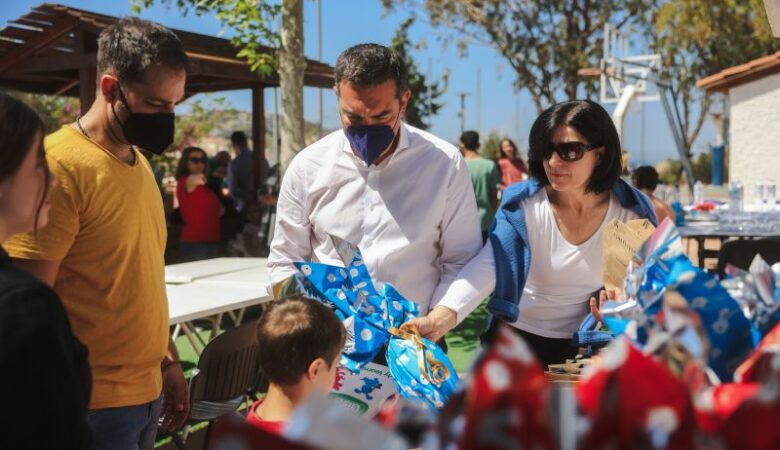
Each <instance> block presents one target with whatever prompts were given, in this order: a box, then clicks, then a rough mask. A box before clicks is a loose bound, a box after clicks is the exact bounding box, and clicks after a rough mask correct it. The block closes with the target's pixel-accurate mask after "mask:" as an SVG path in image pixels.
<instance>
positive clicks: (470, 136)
mask: <svg viewBox="0 0 780 450" xmlns="http://www.w3.org/2000/svg"><path fill="white" fill-rule="evenodd" d="M460 143H461V144H463V146H464V147H466V148H467V149H468V150H472V151H477V149H479V133H477V132H476V131H464V132H463V134H461V135H460Z"/></svg>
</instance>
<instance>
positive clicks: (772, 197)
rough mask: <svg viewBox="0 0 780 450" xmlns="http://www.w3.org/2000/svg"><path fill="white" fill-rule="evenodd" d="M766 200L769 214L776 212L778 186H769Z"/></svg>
mask: <svg viewBox="0 0 780 450" xmlns="http://www.w3.org/2000/svg"><path fill="white" fill-rule="evenodd" d="M764 198H765V199H766V209H767V211H769V212H774V211H775V201H776V199H777V185H775V184H772V183H770V184H767V185H766V188H765V192H764Z"/></svg>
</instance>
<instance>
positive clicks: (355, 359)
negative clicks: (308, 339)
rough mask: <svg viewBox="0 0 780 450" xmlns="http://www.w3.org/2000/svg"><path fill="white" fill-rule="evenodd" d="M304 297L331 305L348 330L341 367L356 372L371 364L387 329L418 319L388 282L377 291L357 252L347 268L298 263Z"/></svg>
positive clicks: (414, 309)
mask: <svg viewBox="0 0 780 450" xmlns="http://www.w3.org/2000/svg"><path fill="white" fill-rule="evenodd" d="M295 267H297V268H298V271H299V272H300V273H301V274H302V275H303V280H302V285H303V287H304V289H305V290H306V292H307V294H308V295H309V296H310V297H311V298H313V299H315V300H319V301H321V302H323V303H326V304H328V305H329V306H331V307H332V308H333V309H334V311H335V312H336V314H338V316H339V318H340V319H341V321H342V323H344V327H345V328H346V329H347V344H346V345H345V347H344V351H343V352H342V358H341V364H342V365H343V366H345V367H346V368H348V369H349V370H351V371H353V372H356V371H358V370H359V369H360V367H362V366H363V365H364V364H366V363H368V362H369V361H372V360H373V359H374V358H375V357H376V355H377V354H378V353H379V352H380V351H381V350H382V346H383V345H384V344H385V342H387V340H388V339H389V338H390V334H389V333H388V331H387V330H389V329H390V328H391V327H400V326H401V325H402V324H403V323H404V322H406V321H408V320H409V319H411V318H414V317H417V315H418V314H419V308H418V306H417V304H416V303H414V302H412V301H409V300H407V299H405V298H404V297H403V296H402V295H401V294H399V293H398V291H396V290H395V288H393V286H391V285H390V284H388V283H385V284H384V285H383V286H382V289H381V291H380V292H377V290H376V288H375V287H374V283H373V282H372V280H371V275H369V273H368V270H367V269H366V266H365V264H364V263H363V257H362V255H361V254H360V250H356V251H355V253H354V257H353V258H352V262H351V263H350V265H349V266H348V267H346V268H345V267H338V266H331V265H328V264H321V263H315V262H306V263H304V262H298V263H295Z"/></svg>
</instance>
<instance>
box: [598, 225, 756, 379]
mask: <svg viewBox="0 0 780 450" xmlns="http://www.w3.org/2000/svg"><path fill="white" fill-rule="evenodd" d="M634 259H635V261H634V263H632V264H630V265H629V268H628V271H627V274H626V278H625V292H626V294H627V300H628V303H630V305H623V306H624V307H622V308H618V307H617V305H616V304H608V305H605V308H604V309H603V310H602V311H601V313H602V316H603V317H604V322H605V323H606V325H607V326H608V327H609V328H610V330H611V331H612V332H613V334H615V335H617V334H622V333H623V332H624V331H625V330H626V329H632V330H636V332H635V334H636V336H630V337H631V338H632V339H634V340H635V341H636V342H637V343H638V344H639V345H640V346H644V345H645V344H646V343H647V342H648V338H649V335H650V334H653V333H656V332H658V331H663V330H660V329H659V326H658V324H657V321H656V316H657V315H658V314H659V313H660V312H661V311H662V306H663V296H664V293H665V292H666V291H667V289H674V290H675V291H677V292H678V293H679V294H680V295H681V296H682V297H683V298H684V299H685V301H686V302H687V303H688V305H689V307H690V308H691V310H693V311H694V312H695V313H696V314H697V315H698V316H699V318H700V319H701V324H702V327H703V328H704V331H705V333H706V336H707V339H708V341H709V344H710V345H709V353H708V354H707V357H706V359H707V365H708V366H709V367H710V368H711V369H712V370H713V371H714V372H715V373H716V374H717V375H718V377H719V378H720V379H721V380H723V381H730V380H731V379H732V378H733V374H734V370H735V369H736V368H737V366H738V365H739V364H740V363H741V362H742V361H743V360H744V359H745V358H746V357H747V355H748V354H749V353H750V352H751V351H752V349H753V348H754V331H755V329H754V326H753V325H752V324H751V322H750V320H748V318H747V317H745V315H744V314H743V312H742V309H741V307H740V305H739V304H738V303H737V302H736V301H735V300H734V299H733V298H732V297H731V296H730V295H729V293H728V292H727V291H726V290H725V289H724V288H723V287H722V286H721V285H720V284H719V283H718V280H716V279H715V278H714V277H713V276H711V275H709V274H707V273H705V272H704V271H702V270H701V269H700V268H698V267H696V266H694V265H693V263H692V262H691V261H690V259H688V257H687V256H685V255H684V254H683V253H682V248H681V246H680V235H679V232H678V231H677V229H676V228H675V227H674V226H673V225H672V224H671V222H669V221H664V222H663V223H662V224H661V225H660V226H659V227H658V229H656V231H655V233H653V235H652V236H651V237H650V239H649V240H648V241H647V242H645V244H643V245H642V247H640V249H639V250H638V251H637V254H636V255H635V258H634ZM631 322H635V323H636V326H635V327H630V326H629V324H630V323H631Z"/></svg>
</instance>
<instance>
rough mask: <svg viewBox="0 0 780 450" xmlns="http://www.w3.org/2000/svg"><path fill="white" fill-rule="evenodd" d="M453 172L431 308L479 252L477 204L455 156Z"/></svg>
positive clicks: (442, 225)
mask: <svg viewBox="0 0 780 450" xmlns="http://www.w3.org/2000/svg"><path fill="white" fill-rule="evenodd" d="M453 164H454V166H455V172H454V174H453V176H452V178H451V180H450V183H449V186H448V190H447V200H446V202H447V204H446V205H445V208H444V218H443V220H442V224H441V235H440V237H439V246H440V248H441V256H440V259H439V263H440V265H441V268H440V270H441V275H440V277H439V284H438V285H437V286H436V288H435V289H434V291H433V296H432V298H431V303H430V304H431V308H433V307H435V306H437V305H438V304H439V302H440V301H441V299H442V298H443V296H444V294H445V292H447V289H448V288H449V286H450V284H452V282H453V281H454V280H455V278H456V277H457V276H458V273H459V272H460V270H461V269H462V268H463V267H464V266H465V265H466V264H467V263H468V262H469V261H470V260H471V259H472V258H473V257H474V256H475V255H476V254H477V253H478V252H479V249H480V248H481V246H482V232H481V230H480V224H479V213H478V211H477V201H476V198H475V197H474V188H473V187H472V184H471V176H469V173H468V170H467V168H466V163H465V162H464V161H463V158H461V157H460V156H459V155H457V156H456V157H455V160H454V161H453Z"/></svg>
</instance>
